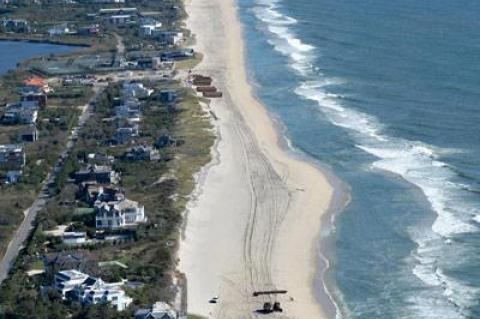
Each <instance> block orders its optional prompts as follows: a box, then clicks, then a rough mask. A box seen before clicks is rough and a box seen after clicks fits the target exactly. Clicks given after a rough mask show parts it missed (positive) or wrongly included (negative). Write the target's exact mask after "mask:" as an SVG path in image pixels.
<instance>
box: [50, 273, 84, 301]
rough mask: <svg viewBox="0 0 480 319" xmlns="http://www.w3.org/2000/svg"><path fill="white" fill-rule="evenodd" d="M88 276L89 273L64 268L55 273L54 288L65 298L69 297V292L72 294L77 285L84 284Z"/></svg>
mask: <svg viewBox="0 0 480 319" xmlns="http://www.w3.org/2000/svg"><path fill="white" fill-rule="evenodd" d="M88 277H89V276H88V275H87V274H84V273H83V272H81V271H78V270H75V269H70V270H62V271H59V272H58V273H57V274H56V275H55V279H54V282H53V288H54V289H55V290H56V291H57V292H58V293H59V294H60V295H61V296H62V299H64V300H65V299H68V297H69V293H70V294H71V293H72V292H73V291H74V290H75V288H76V287H77V286H79V285H81V284H83V283H84V282H85V281H86V280H87V279H88Z"/></svg>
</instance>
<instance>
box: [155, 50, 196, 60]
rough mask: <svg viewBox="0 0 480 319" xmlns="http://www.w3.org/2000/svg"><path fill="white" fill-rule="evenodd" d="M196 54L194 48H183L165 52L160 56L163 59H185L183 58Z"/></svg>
mask: <svg viewBox="0 0 480 319" xmlns="http://www.w3.org/2000/svg"><path fill="white" fill-rule="evenodd" d="M194 55H195V51H194V50H193V49H182V50H175V51H168V52H163V53H162V54H161V55H160V58H161V59H162V61H170V60H183V59H189V58H192V57H193V56H194Z"/></svg>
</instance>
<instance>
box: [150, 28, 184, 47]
mask: <svg viewBox="0 0 480 319" xmlns="http://www.w3.org/2000/svg"><path fill="white" fill-rule="evenodd" d="M151 36H153V37H155V39H157V40H158V42H160V43H162V44H165V45H179V44H180V43H181V42H182V41H183V40H184V36H183V32H179V31H165V30H159V29H154V30H153V31H152V35H151Z"/></svg>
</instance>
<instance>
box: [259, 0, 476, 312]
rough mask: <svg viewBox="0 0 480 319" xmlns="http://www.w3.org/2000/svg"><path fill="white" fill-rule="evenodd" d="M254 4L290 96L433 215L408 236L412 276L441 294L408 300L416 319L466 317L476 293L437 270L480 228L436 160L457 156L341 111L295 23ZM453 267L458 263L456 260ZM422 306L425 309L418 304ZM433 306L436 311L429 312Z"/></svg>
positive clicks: (450, 174) (448, 171) (263, 3)
mask: <svg viewBox="0 0 480 319" xmlns="http://www.w3.org/2000/svg"><path fill="white" fill-rule="evenodd" d="M257 4H258V6H256V7H255V9H254V13H255V16H256V17H257V18H258V20H260V21H261V22H262V23H264V24H265V30H266V31H267V32H268V34H269V39H268V43H269V44H270V45H272V46H273V48H274V49H275V50H276V51H277V52H279V53H281V54H282V55H284V56H286V57H287V58H288V59H289V60H290V67H291V68H292V69H293V70H295V71H296V72H297V74H298V75H299V76H300V79H301V83H300V85H299V86H298V87H297V88H296V89H295V93H296V94H297V95H298V96H300V97H301V98H303V99H307V100H310V101H314V102H316V103H317V104H318V106H319V108H320V110H321V111H322V112H323V114H324V115H325V116H326V117H327V119H328V120H329V121H330V122H331V123H333V124H334V125H336V126H339V127H342V128H344V129H346V130H347V131H348V132H349V133H350V135H351V136H352V137H353V138H354V140H355V142H356V147H357V148H359V149H361V150H363V151H364V152H366V153H368V154H370V155H372V156H374V157H375V158H376V159H375V160H373V161H372V163H371V165H370V168H371V169H375V170H382V171H386V172H389V173H392V174H395V175H397V176H400V177H402V178H403V179H404V180H406V181H408V182H410V183H411V184H413V185H415V186H416V187H418V189H419V190H421V191H422V193H423V194H424V195H425V197H426V199H427V200H428V202H429V203H430V206H431V208H432V210H433V211H434V212H435V213H436V215H437V216H436V218H435V220H434V222H433V224H432V226H431V231H432V232H431V233H429V232H424V231H421V232H417V233H413V232H412V236H411V237H412V240H414V241H415V242H416V243H417V245H418V248H417V249H416V250H415V251H414V254H413V255H414V258H413V260H414V265H412V273H413V274H414V275H415V276H416V277H417V278H419V279H420V280H421V282H423V283H424V284H425V285H427V286H431V287H435V288H436V289H438V290H439V291H441V293H440V294H439V295H438V296H437V295H432V294H429V292H428V291H423V292H422V293H419V294H418V295H416V296H411V298H412V299H411V300H410V302H407V304H409V305H411V307H412V309H411V310H412V311H413V312H415V314H416V318H432V313H433V312H435V313H438V314H439V317H438V318H450V319H454V318H463V317H465V316H464V313H465V311H466V310H465V309H468V307H470V306H472V305H473V304H474V301H475V300H478V297H479V296H480V290H478V289H477V288H475V287H469V286H467V285H465V284H463V283H461V282H459V281H458V280H455V279H454V278H451V277H449V276H448V275H446V274H445V272H444V271H443V270H442V269H441V267H440V266H439V259H440V258H441V257H442V255H441V249H442V247H444V245H448V244H449V243H451V239H450V238H452V237H454V236H457V235H459V234H466V233H471V232H477V231H479V226H480V225H479V223H480V215H479V212H480V207H478V205H477V204H476V203H474V202H470V201H468V200H465V199H464V198H465V197H464V196H463V195H464V192H465V187H466V185H465V184H464V183H460V182H458V177H459V176H458V174H456V172H455V169H454V168H452V167H451V166H450V165H449V164H447V163H446V162H443V161H442V160H441V157H442V156H444V155H445V154H451V153H454V152H460V151H461V150H449V149H442V148H438V147H435V146H432V145H428V144H425V143H422V142H419V141H410V140H406V139H402V138H397V137H393V136H389V135H387V134H386V133H385V127H384V124H382V123H381V122H380V121H379V120H378V119H377V118H376V117H374V116H372V115H369V114H366V113H363V112H360V111H357V110H355V109H352V108H349V107H346V106H345V105H344V104H343V103H342V102H343V100H344V97H342V96H340V95H338V94H333V93H331V92H329V90H328V86H329V85H332V82H334V81H333V80H332V79H328V78H326V77H325V76H324V75H323V74H321V73H320V72H319V69H318V68H317V67H314V66H312V61H313V60H314V59H316V58H318V54H319V52H318V49H316V48H315V47H313V46H312V45H309V44H307V43H305V42H303V41H302V40H301V39H300V38H299V37H297V36H296V34H295V32H294V31H293V30H292V27H294V25H295V24H297V22H298V21H297V20H296V19H294V18H292V17H289V16H287V15H285V14H282V13H281V12H280V11H279V1H278V0H270V1H269V0H257ZM453 262H461V258H460V260H457V261H453ZM424 292H425V294H424ZM423 294H424V295H423ZM435 298H437V299H435ZM421 300H423V302H424V304H420V303H419V301H421ZM413 301H415V302H413ZM435 305H438V307H437V308H436V309H435V311H433V310H432V307H435ZM437 310H439V311H437ZM432 311H433V312H432ZM444 315H446V316H444Z"/></svg>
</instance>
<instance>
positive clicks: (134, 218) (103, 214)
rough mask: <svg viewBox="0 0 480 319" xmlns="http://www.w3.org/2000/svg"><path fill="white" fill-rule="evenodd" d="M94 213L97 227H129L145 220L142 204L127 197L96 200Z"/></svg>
mask: <svg viewBox="0 0 480 319" xmlns="http://www.w3.org/2000/svg"><path fill="white" fill-rule="evenodd" d="M95 214H96V215H95V221H96V227H97V228H110V229H115V228H121V227H131V226H137V225H138V224H140V223H145V222H146V221H147V218H146V217H145V208H144V206H142V205H140V204H139V203H138V202H136V201H133V200H129V199H123V200H120V201H113V202H99V201H97V202H96V203H95Z"/></svg>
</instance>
